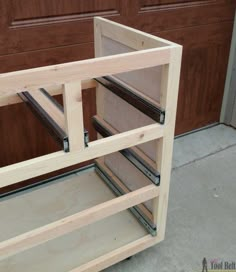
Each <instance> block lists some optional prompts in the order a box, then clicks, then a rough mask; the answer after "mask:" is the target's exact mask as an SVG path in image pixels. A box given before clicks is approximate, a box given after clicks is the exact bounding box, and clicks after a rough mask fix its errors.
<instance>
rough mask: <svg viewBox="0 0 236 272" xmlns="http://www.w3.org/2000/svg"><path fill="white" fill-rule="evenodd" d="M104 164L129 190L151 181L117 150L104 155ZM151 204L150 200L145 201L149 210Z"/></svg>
mask: <svg viewBox="0 0 236 272" xmlns="http://www.w3.org/2000/svg"><path fill="white" fill-rule="evenodd" d="M105 164H106V166H107V167H108V168H109V169H110V170H111V171H112V172H113V173H114V174H115V175H116V176H117V177H118V178H119V179H120V180H122V182H123V183H124V184H125V185H126V187H128V188H129V189H130V191H135V190H137V189H140V188H142V187H144V186H147V185H149V184H151V181H150V180H149V179H148V178H147V177H145V176H144V175H143V174H142V173H141V172H140V171H139V170H138V169H137V168H136V167H135V166H134V165H133V164H132V163H131V162H129V161H128V160H127V159H126V158H125V157H124V156H123V155H121V154H120V153H118V152H116V153H113V154H110V155H107V156H105ZM152 205H153V204H152V200H149V201H146V202H145V206H146V207H147V208H148V209H149V210H150V211H152Z"/></svg>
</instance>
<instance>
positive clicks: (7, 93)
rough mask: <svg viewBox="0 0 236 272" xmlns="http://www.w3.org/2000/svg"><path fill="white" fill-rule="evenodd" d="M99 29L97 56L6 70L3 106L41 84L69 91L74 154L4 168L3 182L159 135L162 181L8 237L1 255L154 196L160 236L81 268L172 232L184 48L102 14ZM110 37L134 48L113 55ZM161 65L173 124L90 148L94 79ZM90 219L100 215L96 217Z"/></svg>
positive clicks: (0, 92)
mask: <svg viewBox="0 0 236 272" xmlns="http://www.w3.org/2000/svg"><path fill="white" fill-rule="evenodd" d="M94 33H95V56H96V58H95V59H89V60H84V61H78V62H72V63H66V64H60V65H54V66H47V67H40V68H36V69H29V70H24V71H18V72H12V73H6V74H0V86H1V89H0V106H4V105H9V104H14V103H20V102H21V101H20V100H19V98H18V96H17V93H18V92H22V91H24V90H31V91H36V90H37V89H38V88H40V87H45V88H47V90H48V91H49V93H50V94H51V95H55V94H60V93H62V94H63V98H64V109H65V123H66V124H65V125H66V129H67V132H68V136H69V142H70V151H69V152H68V153H65V152H64V151H59V152H55V153H52V154H49V155H46V156H42V157H38V158H35V159H31V160H28V161H24V162H20V163H16V164H13V165H10V166H6V167H3V168H0V188H1V187H5V186H8V185H12V184H15V183H18V182H20V181H23V180H26V179H29V178H33V177H37V176H40V175H43V174H46V173H49V172H52V171H55V170H58V169H61V168H65V167H67V166H71V165H75V164H78V163H81V162H84V161H87V160H91V159H95V158H97V157H102V156H104V155H108V154H110V153H113V152H116V151H119V150H122V149H125V148H130V147H133V146H137V145H140V144H143V143H146V142H148V141H154V140H155V141H157V150H156V161H155V162H154V166H155V168H156V170H158V171H159V173H160V175H161V184H160V186H158V187H157V186H155V185H154V184H152V185H148V186H145V187H143V188H141V189H138V190H135V191H133V192H130V193H127V194H126V195H124V196H121V197H118V198H116V199H114V200H111V201H108V202H105V203H103V204H101V205H97V206H94V207H93V208H91V209H88V210H85V211H83V212H80V213H78V214H74V215H72V216H70V217H67V218H63V219H61V220H59V221H56V222H54V223H52V224H49V225H46V226H43V227H41V228H38V229H34V230H32V231H30V232H27V233H25V234H22V235H19V236H16V237H14V238H12V239H10V240H7V241H4V242H1V243H0V252H2V253H1V256H0V259H1V257H8V256H11V255H13V254H16V253H17V252H21V251H23V250H26V249H29V248H31V247H33V246H36V245H38V244H41V243H43V242H45V241H49V240H51V239H54V238H56V237H59V236H61V235H64V234H66V233H69V232H71V231H73V230H75V229H78V228H80V227H82V226H86V225H87V224H89V223H93V222H96V221H98V220H101V219H102V218H105V217H107V216H110V215H112V214H115V213H118V212H120V211H122V210H125V209H127V208H130V207H132V206H134V205H137V204H140V203H143V202H144V201H147V200H150V199H154V201H153V218H154V222H155V223H156V224H157V226H158V233H157V236H156V237H152V236H151V235H147V236H145V237H144V238H142V239H139V240H137V241H135V242H133V243H130V244H128V245H126V246H124V247H122V248H119V249H117V250H115V251H113V252H111V253H108V254H106V255H104V256H102V257H99V258H98V259H95V260H93V261H91V262H89V263H87V264H85V265H82V266H80V267H79V268H76V269H74V270H73V272H75V271H99V270H102V269H104V268H106V267H108V266H110V265H112V264H114V263H116V262H118V261H120V260H122V259H125V258H127V257H129V256H131V255H133V254H135V253H137V252H139V251H141V250H143V249H145V248H147V247H150V246H152V245H154V244H156V243H158V242H160V241H162V240H163V239H164V235H165V227H166V216H167V206H168V194H169V182H170V172H171V161H172V150H173V139H174V128H175V118H176V107H177V97H178V85H179V76H180V65H181V55H182V47H181V46H180V45H178V44H175V43H172V42H169V41H167V40H163V39H161V38H158V37H155V36H152V35H149V34H146V33H143V32H141V31H137V30H135V29H132V28H129V27H126V26H123V25H120V24H117V23H114V22H112V21H109V20H106V19H103V18H100V17H96V18H95V19H94ZM104 37H105V38H108V39H110V40H112V41H115V42H118V43H119V44H122V45H124V46H125V47H128V48H131V49H132V50H133V52H128V53H127V52H125V53H121V54H115V55H107V56H106V52H105V49H104V47H103V38H104ZM156 66H160V67H161V84H160V101H158V102H159V104H160V106H161V108H163V109H165V114H166V115H165V123H164V124H163V125H161V124H158V123H155V124H151V125H147V126H143V127H140V128H136V129H132V130H130V131H126V132H122V133H119V134H116V135H114V136H111V137H109V138H102V139H98V140H96V141H94V142H90V143H89V144H88V146H86V147H85V146H84V144H83V143H84V131H83V110H82V95H81V91H82V89H86V88H90V87H94V86H97V85H96V83H95V81H94V80H93V78H97V77H102V76H111V75H114V74H120V73H125V72H131V71H137V70H140V69H147V68H150V67H156ZM52 86H56V87H52ZM98 89H99V88H98ZM98 91H99V90H98ZM97 108H98V113H99V115H100V116H102V115H103V97H102V94H99V92H98V95H97ZM78 124H79V125H78ZM88 218H92V219H91V220H88Z"/></svg>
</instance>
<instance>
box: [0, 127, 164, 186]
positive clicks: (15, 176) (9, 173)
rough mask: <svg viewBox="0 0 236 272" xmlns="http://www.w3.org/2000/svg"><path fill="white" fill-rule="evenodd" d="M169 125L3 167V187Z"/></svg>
mask: <svg viewBox="0 0 236 272" xmlns="http://www.w3.org/2000/svg"><path fill="white" fill-rule="evenodd" d="M164 129H165V126H163V125H160V124H153V125H148V126H145V127H141V128H137V129H134V130H131V131H127V132H122V133H120V134H117V135H114V136H111V137H108V138H104V139H99V140H97V141H94V142H91V143H89V144H88V147H86V148H84V149H83V150H81V151H71V152H69V153H65V152H63V151H59V152H55V153H52V154H49V155H45V156H41V157H38V158H34V159H31V160H27V161H24V162H20V163H16V164H12V165H9V166H5V167H2V168H0V177H1V180H0V188H1V187H5V186H8V185H11V184H15V183H17V182H20V181H23V180H26V179H30V178H33V177H37V176H40V175H43V174H46V173H50V172H53V171H55V170H58V169H61V168H65V167H67V166H71V165H75V164H78V163H80V162H84V161H87V160H91V159H95V158H97V157H100V156H104V155H107V154H109V153H113V152H116V151H119V150H121V149H125V148H128V147H131V146H135V145H139V144H142V143H145V142H148V141H151V140H154V139H158V138H161V137H163V135H164Z"/></svg>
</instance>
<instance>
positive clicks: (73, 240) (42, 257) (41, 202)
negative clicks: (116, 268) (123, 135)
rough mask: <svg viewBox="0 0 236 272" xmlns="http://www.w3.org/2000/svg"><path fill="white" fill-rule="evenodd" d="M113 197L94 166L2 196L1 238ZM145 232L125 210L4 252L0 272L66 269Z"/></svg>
mask: <svg viewBox="0 0 236 272" xmlns="http://www.w3.org/2000/svg"><path fill="white" fill-rule="evenodd" d="M115 197H116V196H115V195H114V193H113V192H112V191H111V190H110V189H109V188H108V187H107V186H106V184H105V183H104V182H103V180H102V179H101V178H100V177H99V176H98V175H97V174H96V173H95V171H94V168H90V169H88V170H85V171H81V172H79V173H77V174H74V175H70V176H68V177H66V178H62V179H59V180H56V181H53V182H51V183H47V184H44V185H40V186H38V187H35V188H32V189H29V190H26V191H23V192H20V193H17V194H15V195H12V196H8V197H5V198H3V199H2V200H1V201H0V216H1V221H0V230H1V232H0V241H4V240H6V239H9V238H12V237H14V236H16V235H20V234H22V233H24V232H27V231H30V230H32V229H34V228H37V227H40V226H43V225H45V224H49V223H51V222H53V221H55V220H58V219H61V218H63V217H66V216H68V215H71V214H74V213H76V212H79V211H82V210H84V209H87V208H90V207H92V206H94V205H97V204H100V203H103V202H105V201H108V200H111V199H113V198H115ZM147 234H148V233H147V231H146V230H145V229H144V228H143V226H142V225H140V223H139V222H138V221H137V220H136V218H135V217H134V216H133V215H132V214H131V213H130V212H129V211H123V212H121V213H118V214H116V215H113V216H111V217H108V218H106V219H103V220H101V221H98V222H96V223H94V224H91V225H88V226H86V227H83V228H81V229H79V230H77V231H74V232H72V233H69V234H67V235H64V236H62V237H59V238H57V239H54V240H52V241H49V242H47V243H45V244H42V245H40V246H37V247H34V248H32V249H29V250H26V251H24V252H21V253H19V254H16V255H14V256H11V257H9V258H6V259H3V260H1V257H0V271H3V272H32V271H34V272H42V271H44V272H47V271H48V272H49V271H50V272H51V271H57V272H67V271H70V270H72V269H74V268H75V267H78V266H80V265H82V264H85V263H87V262H89V261H91V260H93V259H95V258H98V257H100V256H102V255H104V254H106V253H109V252H111V251H112V250H115V249H117V248H119V247H121V246H124V245H126V244H128V243H130V242H133V241H135V240H137V239H139V238H142V237H144V236H146V235H147ZM0 255H1V254H0Z"/></svg>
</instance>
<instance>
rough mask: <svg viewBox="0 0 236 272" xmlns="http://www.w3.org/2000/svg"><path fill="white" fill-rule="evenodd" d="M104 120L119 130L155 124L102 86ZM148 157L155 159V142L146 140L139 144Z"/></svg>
mask: <svg viewBox="0 0 236 272" xmlns="http://www.w3.org/2000/svg"><path fill="white" fill-rule="evenodd" d="M99 88H100V89H102V90H103V92H104V112H103V116H104V120H105V121H106V122H108V123H109V124H110V125H111V126H112V127H113V128H115V129H116V130H117V131H119V132H124V131H128V130H131V129H135V128H139V127H142V126H146V125H150V124H155V121H154V120H152V119H151V118H149V117H148V116H146V115H145V114H143V113H142V112H140V111H139V110H137V109H136V108H134V107H133V106H131V105H130V104H128V103H127V102H126V101H124V100H123V99H121V98H119V97H118V96H116V95H115V94H113V93H112V92H110V91H108V90H107V89H106V88H104V87H103V86H100V87H99ZM139 148H140V150H142V151H143V152H144V153H145V154H146V155H147V156H148V157H149V158H151V159H152V160H154V161H155V160H156V148H157V147H156V143H155V142H148V143H145V144H142V145H140V146H139Z"/></svg>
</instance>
